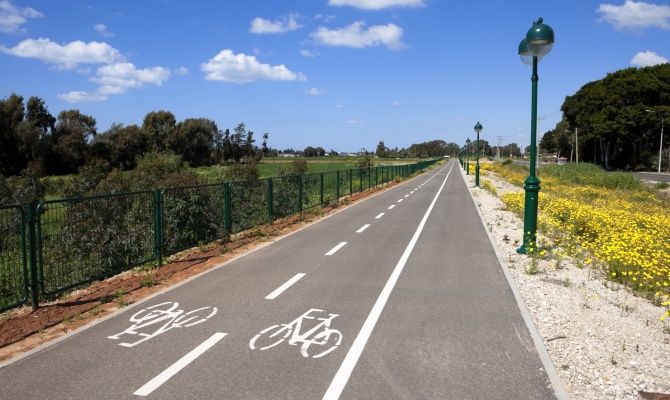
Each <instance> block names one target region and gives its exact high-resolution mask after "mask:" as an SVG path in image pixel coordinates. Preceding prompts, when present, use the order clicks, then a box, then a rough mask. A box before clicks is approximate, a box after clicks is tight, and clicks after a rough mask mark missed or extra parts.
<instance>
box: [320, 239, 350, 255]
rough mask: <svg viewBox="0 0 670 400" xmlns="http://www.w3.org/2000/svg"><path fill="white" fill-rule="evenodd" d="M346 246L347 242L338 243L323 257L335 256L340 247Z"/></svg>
mask: <svg viewBox="0 0 670 400" xmlns="http://www.w3.org/2000/svg"><path fill="white" fill-rule="evenodd" d="M346 245H347V242H340V244H338V245H337V246H335V247H333V248H332V249H330V251H329V252H328V253H326V254H325V255H327V256H332V255H333V254H335V253H336V252H337V251H338V250H339V249H341V248H342V247H344V246H346Z"/></svg>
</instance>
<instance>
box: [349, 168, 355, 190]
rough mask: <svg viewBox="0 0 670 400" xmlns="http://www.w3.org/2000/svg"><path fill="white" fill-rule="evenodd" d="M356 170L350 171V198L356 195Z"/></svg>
mask: <svg viewBox="0 0 670 400" xmlns="http://www.w3.org/2000/svg"><path fill="white" fill-rule="evenodd" d="M353 175H354V170H353V169H350V170H349V196H351V195H352V194H354V177H353Z"/></svg>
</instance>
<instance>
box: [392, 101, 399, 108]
mask: <svg viewBox="0 0 670 400" xmlns="http://www.w3.org/2000/svg"><path fill="white" fill-rule="evenodd" d="M391 105H392V106H393V107H400V102H399V101H398V100H396V101H394V102H393V103H391Z"/></svg>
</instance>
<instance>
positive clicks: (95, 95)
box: [58, 62, 170, 103]
mask: <svg viewBox="0 0 670 400" xmlns="http://www.w3.org/2000/svg"><path fill="white" fill-rule="evenodd" d="M169 77H170V70H169V69H167V68H164V67H152V68H143V69H138V68H137V67H135V65H133V64H132V63H129V62H119V63H114V64H109V65H104V66H102V67H99V68H98V69H97V71H96V73H95V76H93V77H91V78H90V80H91V81H92V82H95V83H97V84H98V85H99V87H98V89H97V90H96V91H95V92H84V91H72V92H68V93H63V94H59V95H58V98H59V99H61V100H63V101H67V102H68V103H84V102H91V101H105V100H107V98H108V96H109V95H112V94H122V93H125V92H127V91H128V90H130V89H139V88H141V87H143V86H145V85H154V86H162V85H163V83H164V82H165V81H166V80H167V79H168V78H169Z"/></svg>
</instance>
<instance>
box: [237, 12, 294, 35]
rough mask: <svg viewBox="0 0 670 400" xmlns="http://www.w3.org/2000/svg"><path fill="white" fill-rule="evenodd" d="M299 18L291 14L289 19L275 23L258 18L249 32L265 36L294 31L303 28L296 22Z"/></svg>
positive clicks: (254, 20) (252, 22)
mask: <svg viewBox="0 0 670 400" xmlns="http://www.w3.org/2000/svg"><path fill="white" fill-rule="evenodd" d="M298 17H299V15H298V14H289V15H288V17H286V18H284V19H281V20H275V21H270V20H269V19H263V18H260V17H256V18H254V19H253V20H252V21H251V28H249V32H251V33H258V34H263V33H285V32H290V31H294V30H296V29H299V28H302V25H300V24H298V21H297V20H296V19H297V18H298Z"/></svg>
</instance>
